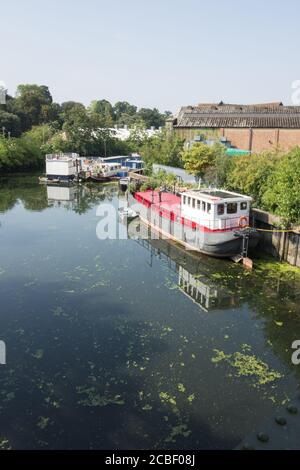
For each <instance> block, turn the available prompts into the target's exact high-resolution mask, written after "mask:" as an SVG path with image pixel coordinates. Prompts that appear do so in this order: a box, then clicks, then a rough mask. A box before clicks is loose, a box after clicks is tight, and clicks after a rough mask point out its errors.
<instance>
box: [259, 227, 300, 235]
mask: <svg viewBox="0 0 300 470" xmlns="http://www.w3.org/2000/svg"><path fill="white" fill-rule="evenodd" d="M255 230H257V231H258V232H277V233H296V234H297V235H299V233H298V232H295V231H294V230H277V229H273V230H268V229H266V228H256V227H255Z"/></svg>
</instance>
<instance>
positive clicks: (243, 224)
mask: <svg viewBox="0 0 300 470" xmlns="http://www.w3.org/2000/svg"><path fill="white" fill-rule="evenodd" d="M248 225H249V224H248V217H246V216H245V215H243V216H242V217H240V219H239V227H240V228H246V227H248Z"/></svg>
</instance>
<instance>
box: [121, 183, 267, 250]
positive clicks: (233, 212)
mask: <svg viewBox="0 0 300 470" xmlns="http://www.w3.org/2000/svg"><path fill="white" fill-rule="evenodd" d="M251 201H252V198H251V197H249V196H244V195H241V194H238V193H234V192H230V191H225V190H216V189H203V190H188V191H185V192H182V193H179V194H173V193H171V192H167V191H152V190H148V191H144V192H135V193H134V194H133V195H129V205H130V207H132V208H133V209H134V210H135V211H136V212H137V213H138V214H139V216H140V219H141V220H142V221H143V222H144V223H146V224H148V225H149V226H150V227H151V229H152V231H153V233H155V232H158V233H159V234H160V236H162V237H164V238H170V239H172V240H175V241H178V242H180V243H181V244H182V245H184V246H185V247H186V248H187V249H189V250H194V251H199V252H201V253H204V254H206V255H210V256H215V257H224V258H225V257H232V256H236V255H240V254H241V253H242V251H243V243H244V238H243V237H244V235H245V231H247V237H248V246H249V248H254V247H255V246H256V245H257V243H258V233H257V232H256V231H255V230H248V228H249V223H250V220H249V217H250V204H251ZM153 233H152V235H151V236H153Z"/></svg>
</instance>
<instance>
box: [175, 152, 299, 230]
mask: <svg viewBox="0 0 300 470" xmlns="http://www.w3.org/2000/svg"><path fill="white" fill-rule="evenodd" d="M182 162H183V165H182V166H183V167H184V168H185V169H186V170H187V171H188V172H189V173H192V174H194V175H195V176H197V177H199V178H201V181H202V182H203V183H204V184H207V185H213V186H218V187H223V188H224V189H229V190H233V191H237V192H240V193H242V194H248V195H250V196H252V197H253V199H254V205H255V206H256V207H259V208H260V209H263V210H266V211H268V212H271V213H273V214H276V215H279V216H281V217H283V218H284V219H285V220H286V221H289V222H291V223H300V148H299V147H295V148H292V149H291V150H289V151H287V152H284V151H282V150H280V149H273V150H270V151H265V152H262V153H260V154H251V155H250V154H249V155H240V156H233V157H229V156H228V155H226V153H225V147H223V146H221V145H219V144H216V145H214V146H213V147H207V146H206V145H205V144H202V143H197V144H195V145H194V146H193V147H192V148H191V149H189V150H186V151H183V153H182Z"/></svg>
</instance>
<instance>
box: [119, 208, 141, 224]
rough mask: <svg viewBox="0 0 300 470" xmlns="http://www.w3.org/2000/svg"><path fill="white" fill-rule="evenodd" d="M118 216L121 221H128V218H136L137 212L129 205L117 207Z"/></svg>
mask: <svg viewBox="0 0 300 470" xmlns="http://www.w3.org/2000/svg"><path fill="white" fill-rule="evenodd" d="M119 217H120V219H121V220H122V221H124V220H128V221H130V220H133V219H136V217H138V214H137V213H136V212H135V211H134V210H133V209H131V208H130V207H121V208H120V209H119Z"/></svg>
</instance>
